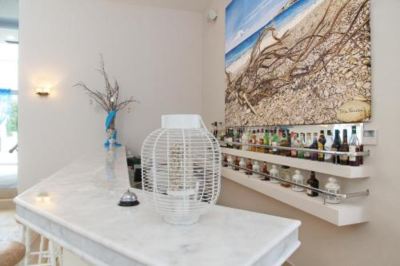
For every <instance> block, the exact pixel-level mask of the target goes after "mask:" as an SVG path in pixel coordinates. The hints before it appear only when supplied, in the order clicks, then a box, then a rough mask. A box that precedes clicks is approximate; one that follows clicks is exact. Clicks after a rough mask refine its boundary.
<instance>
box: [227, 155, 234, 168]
mask: <svg viewBox="0 0 400 266" xmlns="http://www.w3.org/2000/svg"><path fill="white" fill-rule="evenodd" d="M228 166H230V167H232V169H233V170H235V167H234V160H233V158H232V156H230V155H229V156H228Z"/></svg>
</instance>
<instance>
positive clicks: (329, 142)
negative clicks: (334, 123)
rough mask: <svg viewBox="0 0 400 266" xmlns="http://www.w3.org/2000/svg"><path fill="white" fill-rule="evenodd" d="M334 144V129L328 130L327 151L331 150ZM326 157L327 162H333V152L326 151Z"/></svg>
mask: <svg viewBox="0 0 400 266" xmlns="http://www.w3.org/2000/svg"><path fill="white" fill-rule="evenodd" d="M332 145H333V136H332V131H331V130H328V132H327V136H326V143H325V150H326V151H331V150H332ZM324 159H325V161H326V162H331V161H332V154H329V153H325V156H324Z"/></svg>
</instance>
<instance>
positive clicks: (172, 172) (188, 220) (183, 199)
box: [142, 115, 221, 224]
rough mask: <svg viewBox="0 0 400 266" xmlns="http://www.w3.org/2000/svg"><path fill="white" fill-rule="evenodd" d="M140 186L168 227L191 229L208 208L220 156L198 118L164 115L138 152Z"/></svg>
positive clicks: (218, 177)
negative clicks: (189, 226)
mask: <svg viewBox="0 0 400 266" xmlns="http://www.w3.org/2000/svg"><path fill="white" fill-rule="evenodd" d="M142 186H143V190H144V191H145V192H146V193H145V194H146V195H147V197H148V199H149V200H150V201H151V202H152V203H153V205H154V207H155V210H156V211H157V212H158V213H159V214H160V215H161V216H162V217H163V218H164V220H165V221H166V222H168V223H172V224H192V223H195V222H197V221H198V219H199V217H200V215H201V214H203V213H204V212H206V211H207V209H208V208H209V207H210V206H212V205H214V204H215V202H216V200H217V198H218V195H219V192H220V187H221V150H220V147H219V144H218V141H217V140H216V139H215V138H214V136H213V135H212V134H211V133H210V132H209V131H208V130H207V128H206V127H205V126H204V123H203V121H202V119H201V117H200V116H199V115H165V116H162V127H161V128H160V129H157V130H155V131H153V132H152V133H151V134H150V135H149V136H148V137H147V138H146V139H145V141H144V143H143V146H142Z"/></svg>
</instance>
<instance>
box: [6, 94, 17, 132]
mask: <svg viewBox="0 0 400 266" xmlns="http://www.w3.org/2000/svg"><path fill="white" fill-rule="evenodd" d="M6 128H7V136H11V135H12V134H13V133H14V132H15V133H16V132H17V131H18V105H17V102H16V101H13V102H12V103H11V111H10V117H9V118H8V120H7V124H6Z"/></svg>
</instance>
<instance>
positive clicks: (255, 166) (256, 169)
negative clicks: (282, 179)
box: [253, 161, 262, 178]
mask: <svg viewBox="0 0 400 266" xmlns="http://www.w3.org/2000/svg"><path fill="white" fill-rule="evenodd" d="M253 171H254V176H255V177H257V178H260V177H262V176H261V175H260V174H259V173H260V172H261V169H260V164H259V163H258V162H257V161H254V163H253Z"/></svg>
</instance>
